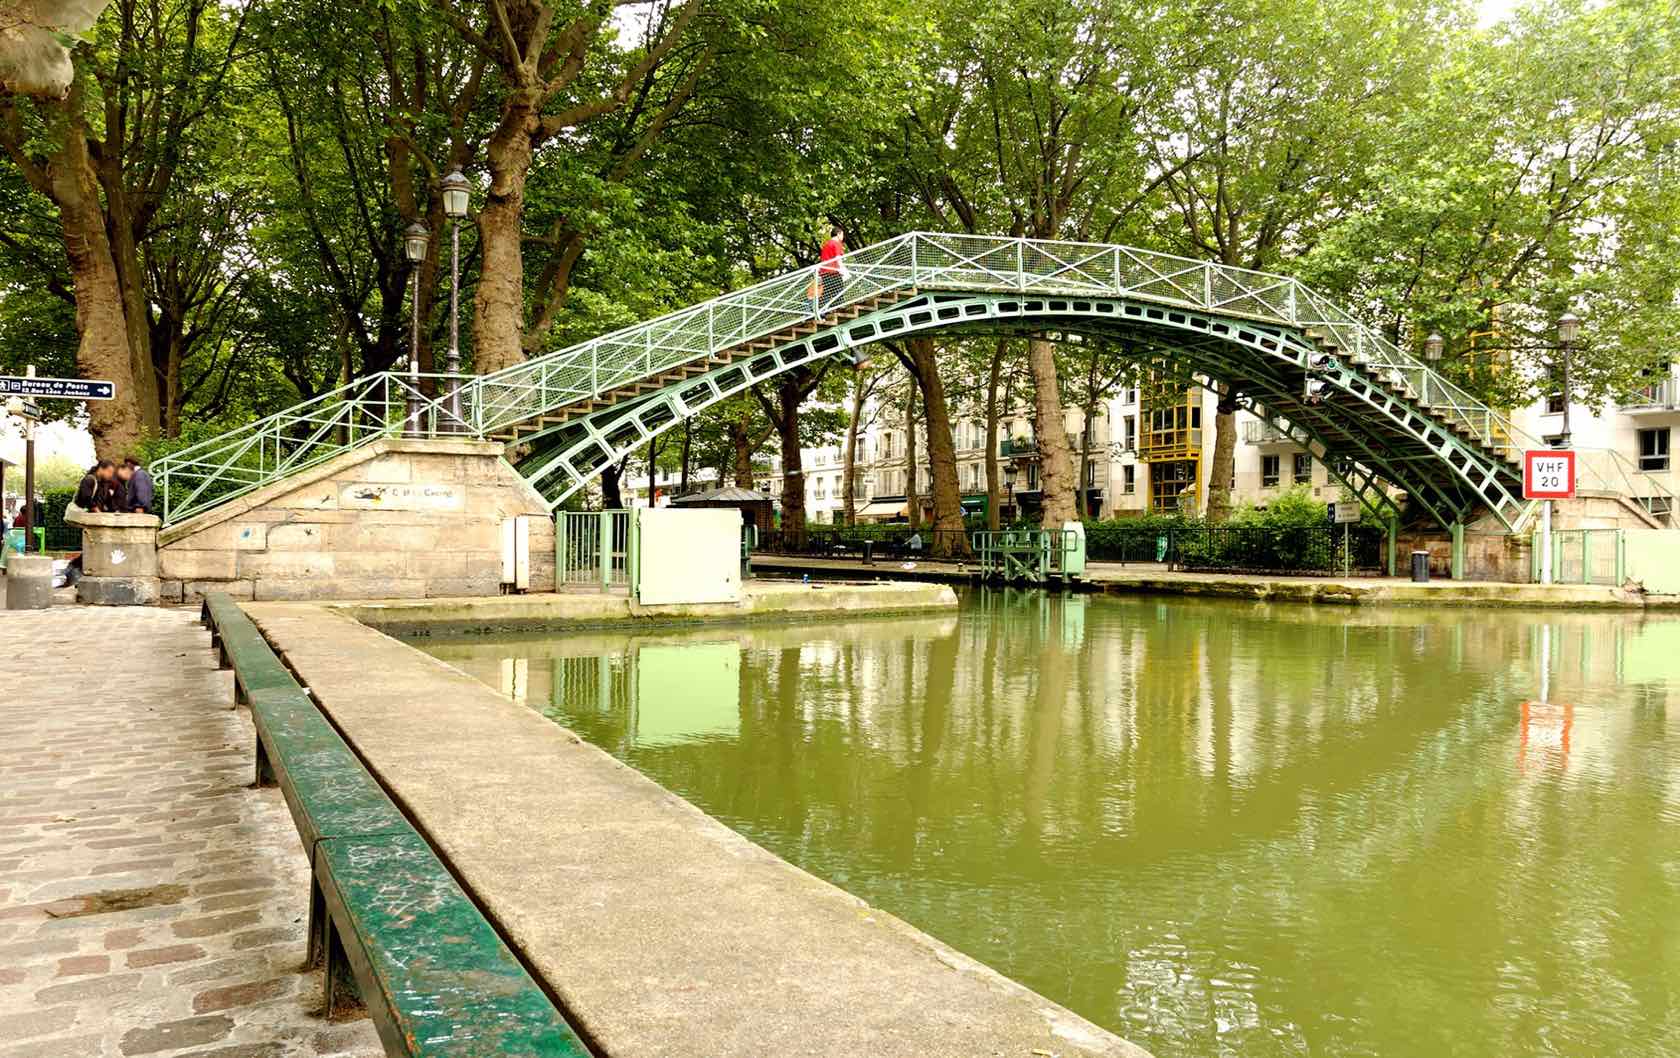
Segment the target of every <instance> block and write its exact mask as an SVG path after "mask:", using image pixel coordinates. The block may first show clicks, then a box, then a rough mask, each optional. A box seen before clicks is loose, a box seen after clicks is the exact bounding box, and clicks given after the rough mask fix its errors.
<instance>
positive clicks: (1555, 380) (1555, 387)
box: [1546, 371, 1563, 415]
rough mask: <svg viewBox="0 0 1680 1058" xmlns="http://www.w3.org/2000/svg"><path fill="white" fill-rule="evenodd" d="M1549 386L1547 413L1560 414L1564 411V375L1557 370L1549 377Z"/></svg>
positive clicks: (1547, 391)
mask: <svg viewBox="0 0 1680 1058" xmlns="http://www.w3.org/2000/svg"><path fill="white" fill-rule="evenodd" d="M1547 382H1548V383H1549V386H1548V387H1547V390H1546V414H1547V415H1560V414H1562V413H1563V376H1562V374H1561V373H1559V372H1557V371H1553V372H1551V373H1550V374H1549V375H1548V377H1547Z"/></svg>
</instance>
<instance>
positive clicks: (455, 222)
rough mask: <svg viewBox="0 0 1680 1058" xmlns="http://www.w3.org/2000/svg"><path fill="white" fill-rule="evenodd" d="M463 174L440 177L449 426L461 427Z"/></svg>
mask: <svg viewBox="0 0 1680 1058" xmlns="http://www.w3.org/2000/svg"><path fill="white" fill-rule="evenodd" d="M469 187H470V185H469V184H468V183H467V178H466V175H465V174H463V173H462V172H461V170H460V169H459V168H456V169H451V170H450V171H449V175H448V176H445V177H444V178H443V212H444V215H445V216H447V217H448V218H449V242H450V255H449V361H448V365H447V367H446V368H445V370H447V371H448V372H449V375H450V378H449V383H448V385H449V429H451V430H460V429H461V428H462V426H463V425H464V424H463V423H462V421H461V379H460V374H461V221H462V219H463V218H465V217H466V215H467V206H468V204H469V199H470V198H471V193H470V191H469Z"/></svg>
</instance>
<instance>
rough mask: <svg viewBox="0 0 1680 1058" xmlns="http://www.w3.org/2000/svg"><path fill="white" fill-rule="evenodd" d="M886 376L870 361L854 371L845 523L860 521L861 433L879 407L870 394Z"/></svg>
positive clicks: (843, 507) (843, 505) (844, 494)
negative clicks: (858, 473) (859, 450)
mask: <svg viewBox="0 0 1680 1058" xmlns="http://www.w3.org/2000/svg"><path fill="white" fill-rule="evenodd" d="M885 377H886V372H884V371H880V370H875V369H872V368H871V367H870V365H868V364H864V365H862V366H860V367H859V368H858V369H857V370H856V371H853V372H852V377H851V396H850V399H849V401H848V405H849V411H850V414H849V415H848V416H847V418H846V451H845V455H844V459H845V467H844V477H843V478H842V483H841V486H840V487H841V495H842V500H841V516H842V518H843V519H844V521H845V524H846V525H856V524H857V463H858V435H859V434H860V433H862V431H863V430H864V429H865V428H866V427H867V426H868V425H869V424H868V422H867V421H866V416H868V417H869V418H873V415H874V413H875V412H876V411H877V410H878V406H877V404H876V403H875V402H874V401H873V400H871V399H870V398H872V397H873V396H874V394H875V391H876V389H877V388H878V387H879V386H880V384H881V381H882V380H883V379H884V378H885Z"/></svg>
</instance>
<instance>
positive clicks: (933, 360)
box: [888, 337, 968, 556]
mask: <svg viewBox="0 0 1680 1058" xmlns="http://www.w3.org/2000/svg"><path fill="white" fill-rule="evenodd" d="M888 347H889V348H890V349H892V351H893V353H894V355H896V356H897V357H898V359H899V361H900V362H901V363H902V364H903V365H904V369H905V370H906V371H908V372H909V373H910V381H911V384H912V385H913V386H914V388H915V394H914V395H912V396H910V397H907V398H906V400H905V406H906V409H907V419H908V424H909V425H908V428H907V431H906V435H907V437H908V451H907V455H906V458H907V459H908V460H909V467H908V474H907V477H906V480H907V481H908V482H909V485H908V490H907V491H908V493H909V495H908V497H907V502H908V503H909V505H910V506H909V510H910V523H911V524H912V525H915V524H917V523H918V522H919V521H920V520H921V511H920V510H919V509H918V508H919V507H920V501H919V498H918V497H917V496H916V485H915V481H916V443H915V433H916V417H915V407H916V400H915V395H919V396H920V397H921V404H922V407H923V409H924V410H925V412H926V414H925V416H924V418H925V421H926V429H927V443H928V467H929V470H930V472H931V473H932V475H933V482H932V486H933V511H934V520H933V526H932V528H933V529H934V530H935V531H934V534H933V547H932V548H931V553H933V554H935V555H940V556H950V555H952V554H966V553H967V551H968V544H967V542H966V540H965V539H964V537H963V534H962V528H963V510H962V488H961V487H960V485H959V483H958V481H957V446H956V442H955V440H954V438H953V437H952V434H951V409H950V404H949V402H948V401H947V400H946V399H945V386H944V383H943V381H942V380H941V378H940V373H939V362H938V357H937V355H936V354H937V352H938V346H937V345H936V344H935V342H934V340H933V339H932V338H927V337H918V338H910V339H907V340H905V341H904V342H903V343H897V342H891V343H888Z"/></svg>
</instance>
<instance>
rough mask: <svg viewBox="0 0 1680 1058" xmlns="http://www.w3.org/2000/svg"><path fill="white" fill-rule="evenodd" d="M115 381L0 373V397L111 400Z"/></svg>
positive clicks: (115, 390)
mask: <svg viewBox="0 0 1680 1058" xmlns="http://www.w3.org/2000/svg"><path fill="white" fill-rule="evenodd" d="M116 395H117V387H116V385H115V383H111V382H106V381H103V380H101V379H85V378H35V377H33V376H28V377H19V376H17V375H0V397H51V398H53V399H54V400H113V399H115V398H116Z"/></svg>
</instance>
